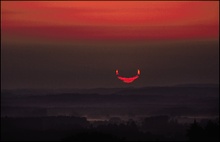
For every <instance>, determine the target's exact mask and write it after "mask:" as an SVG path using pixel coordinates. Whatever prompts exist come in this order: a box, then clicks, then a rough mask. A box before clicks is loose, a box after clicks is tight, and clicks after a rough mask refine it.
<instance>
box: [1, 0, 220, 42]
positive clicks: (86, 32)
mask: <svg viewBox="0 0 220 142" xmlns="http://www.w3.org/2000/svg"><path fill="white" fill-rule="evenodd" d="M218 11H219V7H218V1H210V2H209V1H206V2H204V1H202V2H199V1H155V2H152V1H137V2H136V1H125V2H123V1H121V2H120V1H111V2H107V1H102V2H101V1H97V2H88V1H81V2H80V1H73V2H71V1H64V2H61V1H59V2H58V1H53V2H49V1H39V2H34V1H33V2H32V1H29V2H28V1H25V2H20V1H19V2H15V1H14V2H12V1H10V2H7V1H2V2H1V15H2V16H1V17H2V19H1V22H2V27H1V29H2V32H3V33H4V34H8V35H17V36H26V37H38V38H48V39H63V40H79V39H82V40H87V39H92V40H103V39H106V40H152V39H156V40H160V39H192V38H218V36H219V33H218V31H219V14H218V13H219V12H218Z"/></svg>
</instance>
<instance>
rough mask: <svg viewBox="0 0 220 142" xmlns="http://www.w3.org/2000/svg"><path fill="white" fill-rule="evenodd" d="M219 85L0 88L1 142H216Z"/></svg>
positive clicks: (217, 137)
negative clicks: (148, 141)
mask: <svg viewBox="0 0 220 142" xmlns="http://www.w3.org/2000/svg"><path fill="white" fill-rule="evenodd" d="M218 133H219V88H218V86H175V87H146V88H122V89H121V88H111V89H105V88H99V89H87V90H80V89H75V90H73V89H69V90H68V89H66V90H2V91H1V140H2V141H9V140H19V141H33V140H40V141H45V140H51V141H52V140H56V141H60V140H62V141H68V140H70V141H72V140H125V141H129V140H139V141H146V140H154V141H168V140H175V141H182V140H209V141H211V140H219V135H218Z"/></svg>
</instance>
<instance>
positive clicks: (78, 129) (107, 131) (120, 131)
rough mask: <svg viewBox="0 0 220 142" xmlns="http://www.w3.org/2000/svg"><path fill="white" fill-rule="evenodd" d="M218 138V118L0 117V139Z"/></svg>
mask: <svg viewBox="0 0 220 142" xmlns="http://www.w3.org/2000/svg"><path fill="white" fill-rule="evenodd" d="M12 140H13V141H108V140H109V141H119V140H121V141H183V140H192V141H194V140H209V141H219V121H211V120H210V121H203V122H201V123H199V122H197V121H194V123H192V124H180V123H178V122H177V120H175V119H172V118H170V117H169V116H152V117H147V118H145V119H143V120H140V121H134V120H132V119H130V120H127V121H123V120H121V119H120V118H111V119H110V120H108V121H95V122H89V121H87V119H86V118H85V117H67V116H57V117H29V118H28V117H24V118H9V117H4V118H1V141H12Z"/></svg>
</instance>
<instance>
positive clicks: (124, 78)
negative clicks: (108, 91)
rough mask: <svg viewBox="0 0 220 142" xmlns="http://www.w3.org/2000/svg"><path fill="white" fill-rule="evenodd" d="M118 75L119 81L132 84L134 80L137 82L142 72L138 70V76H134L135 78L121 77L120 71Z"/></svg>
mask: <svg viewBox="0 0 220 142" xmlns="http://www.w3.org/2000/svg"><path fill="white" fill-rule="evenodd" d="M116 75H117V77H118V79H120V80H122V81H123V82H124V83H132V82H133V81H134V80H136V79H137V78H138V77H139V75H140V70H139V69H138V70H137V75H135V76H133V77H122V76H119V73H118V70H116Z"/></svg>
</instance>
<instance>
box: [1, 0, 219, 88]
mask: <svg viewBox="0 0 220 142" xmlns="http://www.w3.org/2000/svg"><path fill="white" fill-rule="evenodd" d="M116 69H118V70H120V73H121V75H122V76H125V77H129V76H133V75H134V74H135V73H136V71H137V69H140V70H141V75H140V77H139V78H138V79H137V80H135V81H134V82H133V83H132V84H129V85H132V86H133V87H143V86H163V85H165V86H166V85H175V84H187V83H190V84H194V83H214V84H215V83H217V84H218V83H219V2H218V1H210V2H203V1H197V2H196V1H194V2H193V1H173V2H172V1H163V2H160V1H155V2H150V1H139V2H132V1H126V2H125V1H124V2H119V1H113V2H106V1H103V2H100V1H99V2H88V1H82V2H70V1H69V2H61V1H53V2H52V1H51V2H46V1H39V2H34V1H23V2H21V1H19V2H15V1H13V2H12V1H9V2H7V1H1V87H2V88H92V87H94V88H95V87H127V86H124V85H128V84H125V83H123V82H122V81H120V80H118V78H117V76H116V75H115V70H116Z"/></svg>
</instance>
